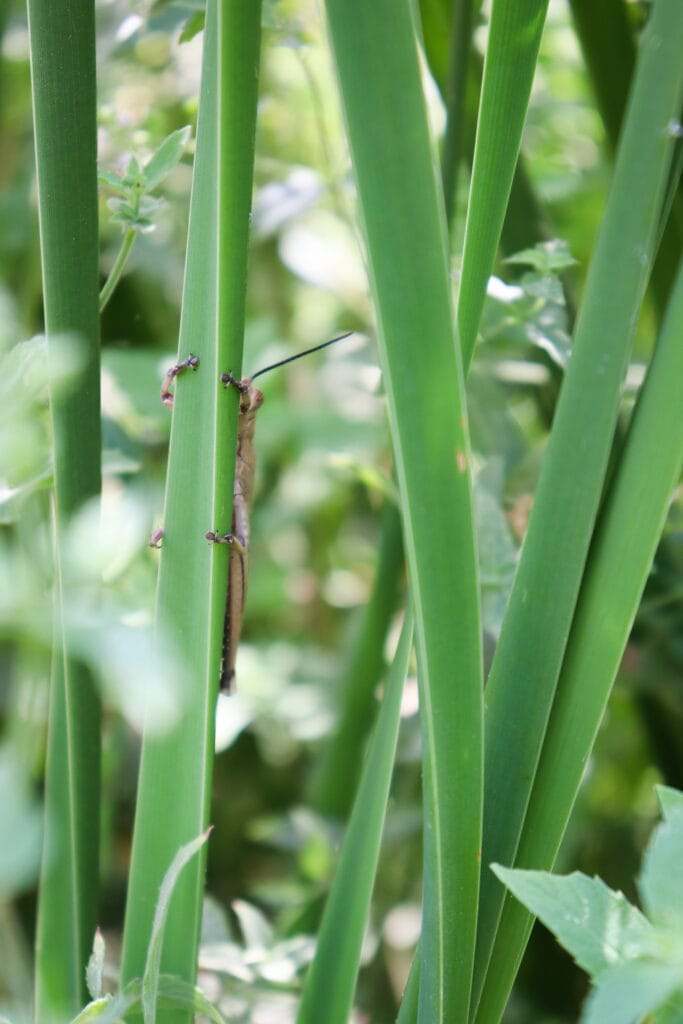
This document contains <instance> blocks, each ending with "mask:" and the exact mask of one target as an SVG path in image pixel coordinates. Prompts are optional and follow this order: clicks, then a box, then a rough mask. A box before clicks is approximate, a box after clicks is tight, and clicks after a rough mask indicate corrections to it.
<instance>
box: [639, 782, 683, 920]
mask: <svg viewBox="0 0 683 1024" xmlns="http://www.w3.org/2000/svg"><path fill="white" fill-rule="evenodd" d="M672 803H673V802H672V801H671V802H670V804H671V805H670V806H669V810H668V813H667V816H666V818H665V820H664V821H663V822H662V823H661V824H660V825H658V826H657V828H656V829H655V831H654V834H653V836H652V839H651V840H650V844H649V846H648V848H647V850H646V851H645V856H644V858H643V868H642V871H641V874H640V877H639V879H638V891H639V893H640V895H641V898H642V901H643V905H644V907H645V910H646V912H647V914H648V916H649V917H650V919H651V920H652V922H653V923H654V924H657V925H662V926H663V927H665V928H671V929H674V930H676V931H678V932H679V933H680V931H681V929H683V807H681V806H676V807H673V806H672Z"/></svg>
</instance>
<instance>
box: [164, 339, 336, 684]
mask: <svg viewBox="0 0 683 1024" xmlns="http://www.w3.org/2000/svg"><path fill="white" fill-rule="evenodd" d="M353 333H354V332H353V331H347V332H346V333H345V334H340V335H337V337H334V338H330V339H329V341H324V342H322V344H320V345H314V346H313V348H308V349H306V350H305V351H303V352H297V353H296V354H295V355H293V356H288V357H287V358H286V359H281V360H280V361H279V362H277V363H272V364H271V365H270V366H266V367H264V368H263V369H262V370H259V371H258V372H257V373H255V374H253V375H252V376H251V377H242V378H241V379H240V378H237V377H234V376H233V375H232V373H223V374H221V377H220V380H221V383H222V384H223V386H224V387H225V388H229V387H234V388H235V389H236V390H237V391H238V393H239V420H238V425H237V456H236V462H235V484H234V489H233V505H232V524H231V528H230V533H225V534H221V533H219V532H218V531H216V530H209V531H208V532H207V533H205V534H204V536H205V537H206V539H207V540H208V541H211V543H213V544H228V545H229V546H230V552H229V559H228V590H227V599H226V606H225V618H224V622H223V646H222V653H221V672H220V689H221V691H222V692H227V693H229V692H230V691H231V689H232V685H233V681H234V678H235V659H236V656H237V647H238V644H239V640H240V635H241V632H242V619H243V616H244V604H245V600H246V593H247V578H248V567H249V512H250V506H251V499H252V495H253V490H254V473H255V469H256V454H255V451H254V429H255V426H256V413H257V412H258V410H259V409H260V408H261V406H262V405H263V392H262V391H260V390H259V389H258V388H257V387H255V386H254V381H255V380H256V378H257V377H260V376H262V375H263V374H265V373H269V372H270V370H275V369H278V368H279V367H280V366H285V365H286V364H287V363H291V362H293V361H294V360H295V359H301V358H302V357H303V356H307V355H311V353H313V352H319V351H320V349H323V348H327V346H328V345H333V344H335V342H337V341H342V340H343V339H344V338H348V337H349V336H350V335H351V334H353ZM198 362H199V360H198V359H197V358H196V357H195V356H189V357H188V358H187V359H185V360H184V361H183V362H181V363H178V364H176V366H174V367H171V369H170V370H169V371H168V373H167V374H166V377H165V379H164V384H163V385H162V391H161V397H162V401H163V402H164V404H165V405H169V406H172V404H173V395H172V393H171V392H170V384H171V382H172V381H173V380H174V379H175V377H176V376H177V375H178V374H179V373H181V372H182V371H183V370H185V369H188V368H189V369H195V368H196V366H197V365H198Z"/></svg>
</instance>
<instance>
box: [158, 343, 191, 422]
mask: <svg viewBox="0 0 683 1024" xmlns="http://www.w3.org/2000/svg"><path fill="white" fill-rule="evenodd" d="M198 366H199V356H193V355H192V353H191V352H190V354H189V356H188V357H187V359H183V361H182V362H180V363H176V364H175V366H171V367H170V369H169V370H168V371H167V373H166V376H165V377H164V379H163V381H162V383H161V401H162V402H163V403H164V405H166V406H168V408H169V409H172V408H173V392H172V391H171V384H172V383H173V381H174V380H175V379H176V377H177V376H178V374H179V373H182V372H183V370H196V369H197V367H198Z"/></svg>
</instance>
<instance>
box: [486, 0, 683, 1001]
mask: <svg viewBox="0 0 683 1024" xmlns="http://www.w3.org/2000/svg"><path fill="white" fill-rule="evenodd" d="M682 48H683V6H681V5H680V4H679V3H677V2H676V0H659V2H658V3H656V4H655V5H654V8H653V12H652V16H651V21H650V24H649V25H648V28H647V31H646V32H645V34H644V36H643V39H642V41H641V49H640V61H639V65H638V70H637V74H636V80H635V82H634V89H633V92H632V95H631V102H630V106H629V112H628V115H627V119H626V123H625V126H624V133H623V136H622V142H621V146H620V150H619V155H618V159H617V166H616V168H615V176H614V182H613V185H612V189H611V192H610V196H609V200H608V203H607V209H606V211H605V216H604V218H603V222H602V226H601V231H600V235H599V238H598V242H597V245H596V250H595V255H594V257H593V261H592V264H591V267H590V270H589V274H588V280H587V284H586V290H585V294H584V301H583V306H582V309H581V311H580V314H579V319H578V322H577V327H576V335H575V343H574V351H573V354H572V357H571V360H570V363H569V367H568V370H567V373H566V376H565V380H564V384H563V387H562V392H561V395H560V401H559V404H558V407H557V411H556V413H555V421H554V424H553V431H552V435H551V439H550V443H549V446H548V450H547V452H546V455H545V459H544V464H543V471H542V474H541V479H540V482H539V485H538V489H537V493H536V500H535V505H534V509H533V512H532V516H531V521H530V523H529V528H528V531H527V536H526V539H525V542H524V548H523V551H522V558H521V562H520V565H519V568H518V571H517V575H516V578H515V584H514V587H513V592H512V595H511V598H510V603H509V607H508V610H507V614H506V618H505V622H504V624H503V630H502V633H501V637H500V640H499V643H498V648H497V651H496V656H495V659H494V663H493V667H492V671H491V676H490V679H489V682H488V686H487V692H486V701H487V712H486V769H485V817H484V843H483V857H482V872H483V874H482V889H481V903H480V930H479V935H478V940H477V941H478V952H477V968H476V977H477V988H479V987H480V986H481V984H482V981H483V976H484V973H485V971H486V964H487V962H488V958H489V954H490V949H491V944H492V942H493V938H494V934H495V930H496V927H497V922H498V919H499V915H500V911H501V907H502V900H503V896H504V893H503V889H502V886H501V885H500V883H499V882H498V881H496V879H495V878H494V877H493V875H492V874H491V873H490V872H489V871H488V868H487V865H488V864H490V863H491V862H492V861H496V862H498V863H501V864H503V865H504V866H509V865H511V864H513V863H514V858H515V852H516V849H517V844H518V841H519V835H520V831H521V828H522V823H523V820H524V814H525V811H526V805H527V802H528V799H529V794H530V791H531V786H532V784H533V779H534V775H535V772H536V766H537V763H538V758H539V755H540V751H541V747H542V743H543V736H544V732H545V727H546V723H547V720H548V716H549V714H550V708H551V705H552V700H553V695H554V690H555V685H556V682H557V678H558V675H559V671H560V667H561V664H562V658H563V656H564V652H565V647H566V643H567V638H568V635H569V630H570V626H571V621H572V618H573V614H574V606H575V602H576V598H577V595H578V590H579V586H580V583H581V577H582V575H583V570H584V564H585V558H586V554H587V551H588V545H589V542H590V538H591V533H592V530H593V525H594V520H595V516H596V512H597V508H598V503H599V501H600V496H601V492H602V488H603V485H604V477H605V470H606V466H607V460H608V456H609V451H610V446H611V442H612V437H613V433H614V427H615V423H616V418H617V414H618V409H619V402H620V396H621V385H622V381H623V378H624V374H625V371H626V366H627V363H628V358H629V353H630V344H631V340H632V336H633V331H634V326H635V323H636V320H637V315H638V310H639V307H640V303H641V300H642V296H643V292H644V289H645V285H646V282H647V274H648V270H649V268H650V265H651V261H652V254H653V240H654V237H655V234H656V229H657V224H658V217H659V212H660V209H661V203H662V199H663V195H664V191H665V188H666V181H667V174H668V169H669V165H670V160H671V152H672V142H673V140H672V137H671V133H670V131H669V126H670V124H671V122H672V120H673V119H674V118H675V117H676V112H677V111H679V110H680V108H681V102H682V101H683V63H682V62H681V60H680V53H681V49H682ZM634 196H638V202H635V201H634ZM513 752H514V756H513ZM552 770H553V771H554V770H555V769H554V768H553V769H552ZM533 866H534V867H535V866H537V865H533Z"/></svg>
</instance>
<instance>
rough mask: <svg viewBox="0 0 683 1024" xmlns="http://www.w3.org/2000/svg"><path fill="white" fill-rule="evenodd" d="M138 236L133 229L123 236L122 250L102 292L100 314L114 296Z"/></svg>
mask: <svg viewBox="0 0 683 1024" xmlns="http://www.w3.org/2000/svg"><path fill="white" fill-rule="evenodd" d="M136 235H137V231H134V230H133V229H132V228H129V229H128V231H126V233H125V235H124V236H123V241H122V242H121V248H120V249H119V251H118V253H117V256H116V259H115V260H114V266H113V267H112V268H111V271H110V272H109V277H108V278H107V280H106V281H105V282H104V284H103V285H102V290H101V291H100V313H101V312H102V310H103V309H104V308H105V306H106V305H107V303H108V302H109V300H110V298H111V297H112V295H113V294H114V289H115V288H116V286H117V284H118V283H119V280H120V278H121V275H122V274H123V271H124V268H125V266H126V263H127V262H128V257H129V256H130V252H131V249H132V248H133V243H134V242H135V238H136Z"/></svg>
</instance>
